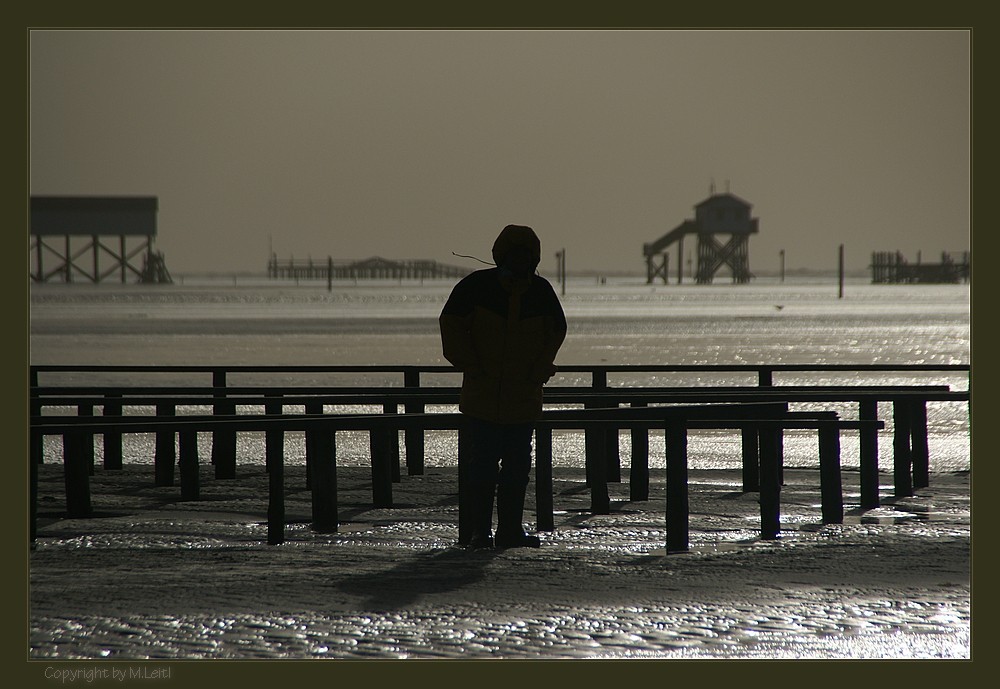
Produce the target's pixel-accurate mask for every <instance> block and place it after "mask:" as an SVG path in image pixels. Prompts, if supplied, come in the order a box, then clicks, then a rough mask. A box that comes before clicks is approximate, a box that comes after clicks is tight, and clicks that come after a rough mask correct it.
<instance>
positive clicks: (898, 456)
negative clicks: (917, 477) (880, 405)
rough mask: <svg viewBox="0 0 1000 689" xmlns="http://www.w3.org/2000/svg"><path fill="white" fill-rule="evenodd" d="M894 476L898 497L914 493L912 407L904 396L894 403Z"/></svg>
mask: <svg viewBox="0 0 1000 689" xmlns="http://www.w3.org/2000/svg"><path fill="white" fill-rule="evenodd" d="M892 425H893V430H892V476H893V487H894V489H895V491H894V494H895V496H896V497H897V498H908V497H910V496H912V495H913V479H912V475H911V473H910V472H911V461H912V460H911V456H910V409H909V402H908V401H907V400H905V399H902V398H897V399H895V400H893V403H892Z"/></svg>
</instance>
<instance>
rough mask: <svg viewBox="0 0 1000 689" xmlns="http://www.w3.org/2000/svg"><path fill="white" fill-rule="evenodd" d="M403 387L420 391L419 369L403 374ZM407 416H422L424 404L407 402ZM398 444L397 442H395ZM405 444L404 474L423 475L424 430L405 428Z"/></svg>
mask: <svg viewBox="0 0 1000 689" xmlns="http://www.w3.org/2000/svg"><path fill="white" fill-rule="evenodd" d="M403 386H404V387H406V388H412V389H417V390H419V389H420V369H417V368H408V369H406V370H405V371H404V372H403ZM403 410H404V412H405V413H407V414H423V413H424V403H423V402H421V401H420V400H416V401H413V402H407V403H406V404H405V405H404V406H403ZM397 442H398V441H397ZM405 443H406V473H407V474H409V475H410V476H422V475H423V473H424V429H422V428H407V429H406V431H405Z"/></svg>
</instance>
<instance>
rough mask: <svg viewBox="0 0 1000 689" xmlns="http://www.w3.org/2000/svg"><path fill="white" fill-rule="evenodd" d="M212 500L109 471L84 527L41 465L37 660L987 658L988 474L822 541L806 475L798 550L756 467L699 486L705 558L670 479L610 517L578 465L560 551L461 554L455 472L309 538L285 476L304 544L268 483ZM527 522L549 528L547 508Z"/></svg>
mask: <svg viewBox="0 0 1000 689" xmlns="http://www.w3.org/2000/svg"><path fill="white" fill-rule="evenodd" d="M202 471H203V475H202V486H201V497H200V500H199V501H196V502H192V501H187V502H185V501H181V500H180V489H179V487H176V486H175V487H155V486H153V483H152V467H151V466H148V465H126V468H125V469H124V470H123V471H120V472H110V471H104V470H103V469H101V468H97V470H96V473H95V475H94V476H93V477H92V490H93V506H94V509H95V516H94V517H93V518H90V519H73V520H69V519H65V518H63V517H64V515H63V510H64V508H65V502H64V498H63V479H62V472H61V467H60V466H59V465H58V464H46V465H43V466H42V468H41V473H40V480H39V508H38V509H39V515H40V518H39V528H38V538H37V541H36V543H35V547H34V548H33V550H32V551H31V553H30V555H29V567H30V572H29V576H30V600H29V603H30V612H29V645H30V649H29V659H33V660H55V659H77V660H86V659H109V660H129V661H134V660H156V661H174V660H179V659H206V658H213V659H274V658H285V659H315V658H336V659H404V658H414V659H456V658H475V659H483V658H504V659H637V658H662V659H686V658H691V659H847V658H854V659H923V658H952V659H965V658H970V657H971V560H970V555H971V552H970V551H971V546H970V542H971V541H970V533H971V515H970V480H971V477H970V475H969V474H968V473H958V474H934V475H932V478H931V486H930V487H929V488H927V489H921V490H919V491H918V492H917V495H915V496H914V497H910V498H901V499H894V498H892V497H890V496H891V477H886V476H883V477H882V495H883V505H882V507H880V508H878V509H876V510H868V511H861V510H860V509H859V508H858V487H857V475H856V473H855V472H845V475H844V486H845V509H846V511H847V517H846V519H845V523H844V524H840V525H823V524H822V523H821V519H820V507H819V503H820V500H819V476H818V472H817V471H814V470H808V469H792V470H787V471H786V475H785V486H784V487H783V489H782V534H781V537H780V538H779V539H777V540H761V539H760V538H759V535H758V527H759V504H758V496H757V494H756V493H742V492H741V490H740V483H739V480H740V479H739V473H738V472H737V471H726V470H704V471H692V472H691V476H690V482H691V492H690V506H691V519H690V526H691V549H690V551H689V552H687V553H671V554H667V553H665V551H664V541H665V526H664V513H663V505H664V500H665V498H664V483H663V477H662V475H660V472H654V474H653V476H652V477H651V487H650V500H649V501H643V502H629V501H628V486H627V483H621V484H611V495H612V513H611V514H609V515H600V516H592V515H590V514H589V512H588V506H589V492H588V490H587V489H586V486H585V484H584V482H583V475H582V472H581V471H580V470H575V469H560V468H556V469H555V507H556V510H557V512H556V529H555V531H553V532H544V533H542V534H540V535H541V537H542V547H541V548H539V549H513V550H506V551H492V552H466V551H464V550H461V549H459V548H457V547H456V546H455V540H456V537H457V526H456V524H457V516H458V511H457V509H458V507H457V497H456V495H455V487H456V481H455V469H454V468H436V467H433V466H430V467H428V468H427V470H426V473H425V474H424V475H421V476H406V475H404V476H403V477H402V479H401V481H400V482H399V483H396V484H394V487H393V492H394V503H395V507H394V508H392V509H373V508H371V507H370V503H371V482H370V478H369V476H368V472H367V470H366V469H363V468H358V467H353V468H352V467H347V468H341V469H340V470H339V473H338V480H339V488H340V491H339V495H340V519H341V526H340V528H339V530H338V532H337V533H325V534H324V533H316V532H313V531H312V530H311V529H310V526H309V515H310V504H309V496H310V493H309V491H308V490H306V488H305V476H304V469H303V468H302V467H294V466H293V467H287V468H286V486H287V490H288V495H287V497H286V501H287V502H286V517H287V520H288V524H287V528H286V538H287V541H286V542H285V543H284V544H282V545H280V546H269V545H267V544H266V532H267V530H266V522H265V520H266V508H267V476H266V474H265V473H264V470H263V467H261V466H259V465H253V466H241V467H240V470H239V475H238V477H237V479H235V480H228V481H219V480H215V479H214V478H213V477H212V474H211V467H208V466H206V467H202ZM533 485H534V484H532V486H531V487H529V500H528V505H527V506H526V513H525V520H526V523H527V524H528V525H529V527H533V525H534V512H533V499H532V496H531V491H532V490H533Z"/></svg>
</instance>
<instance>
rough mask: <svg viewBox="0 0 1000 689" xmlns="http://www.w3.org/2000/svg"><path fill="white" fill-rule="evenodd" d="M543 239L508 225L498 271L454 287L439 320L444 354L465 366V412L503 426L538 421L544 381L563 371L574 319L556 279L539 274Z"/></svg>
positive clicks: (498, 251)
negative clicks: (559, 367) (558, 366)
mask: <svg viewBox="0 0 1000 689" xmlns="http://www.w3.org/2000/svg"><path fill="white" fill-rule="evenodd" d="M540 256H541V243H540V242H539V240H538V237H537V236H536V235H535V233H534V231H533V230H532V229H531V228H530V227H525V226H523V225H508V226H507V227H505V228H504V230H503V232H501V233H500V235H499V236H498V237H497V240H496V242H495V243H494V245H493V259H494V261H495V262H496V264H497V267H496V268H489V269H486V270H478V271H476V272H474V273H471V274H470V275H468V276H466V277H465V278H463V279H462V280H461V281H459V283H458V284H457V285H455V288H454V289H453V290H452V292H451V295H450V296H449V297H448V301H447V302H446V303H445V306H444V309H443V310H442V312H441V316H440V318H439V325H440V328H441V345H442V350H443V354H444V357H445V358H446V359H447V360H448V361H449V362H451V363H452V364H453V365H454V366H455V367H456V368H458V369H460V370H461V371H462V374H463V375H462V393H461V398H460V402H459V410H460V411H461V412H462V413H464V414H468V415H469V416H472V417H475V418H478V419H483V420H485V421H493V422H496V423H519V422H530V421H534V420H536V419H537V418H538V417H539V416H540V415H541V412H542V386H543V385H544V384H545V383H546V381H548V379H549V378H551V377H552V375H553V374H554V373H555V365H554V361H555V357H556V353H557V352H558V351H559V347H560V346H561V345H562V343H563V340H564V339H565V338H566V317H565V315H564V314H563V310H562V306H560V304H559V299H558V297H556V294H555V291H554V290H553V289H552V285H550V284H549V282H548V281H547V280H546V279H545V278H543V277H541V276H539V275H535V273H534V271H535V268H536V267H537V265H538V262H539V260H540Z"/></svg>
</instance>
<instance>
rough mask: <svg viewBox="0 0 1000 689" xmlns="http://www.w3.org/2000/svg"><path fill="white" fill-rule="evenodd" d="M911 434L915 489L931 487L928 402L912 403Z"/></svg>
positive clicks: (918, 401) (917, 401)
mask: <svg viewBox="0 0 1000 689" xmlns="http://www.w3.org/2000/svg"><path fill="white" fill-rule="evenodd" d="M910 434H911V438H912V448H913V449H912V455H911V457H912V461H913V487H914V488H926V487H927V486H929V485H930V451H929V449H928V446H927V402H926V401H925V400H918V399H914V400H911V401H910Z"/></svg>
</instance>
